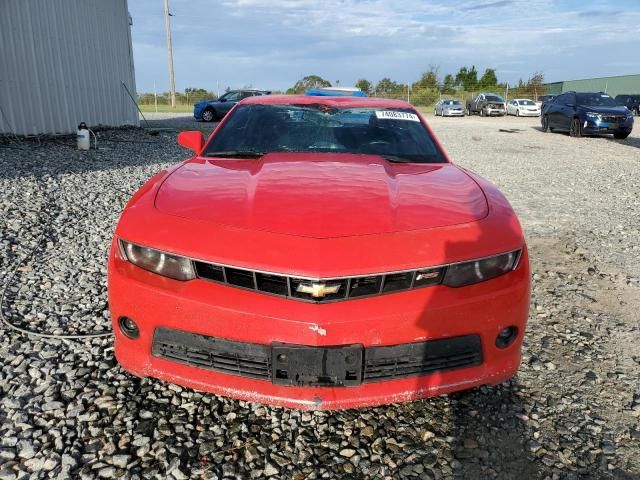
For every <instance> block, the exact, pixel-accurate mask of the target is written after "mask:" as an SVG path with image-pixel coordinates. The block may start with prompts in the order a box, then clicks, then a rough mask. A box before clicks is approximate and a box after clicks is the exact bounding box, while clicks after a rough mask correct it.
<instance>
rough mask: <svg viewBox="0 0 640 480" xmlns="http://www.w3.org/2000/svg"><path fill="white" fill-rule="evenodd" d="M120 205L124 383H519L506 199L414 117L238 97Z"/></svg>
mask: <svg viewBox="0 0 640 480" xmlns="http://www.w3.org/2000/svg"><path fill="white" fill-rule="evenodd" d="M178 143H179V144H180V145H182V146H184V147H187V148H189V149H190V150H192V154H191V158H189V159H187V160H185V161H184V162H182V163H181V164H179V165H175V166H173V167H171V168H168V169H166V170H164V171H162V172H160V173H158V174H157V175H155V176H154V177H153V178H151V179H150V180H149V182H148V183H147V184H146V185H145V186H143V187H142V188H141V189H140V190H139V191H138V192H137V193H136V194H135V195H134V196H133V198H132V199H131V200H130V201H129V203H128V204H127V206H126V207H125V210H124V212H123V214H122V216H121V218H120V221H119V222H118V226H117V227H116V231H115V235H114V239H113V243H112V248H111V253H110V255H109V268H108V272H109V273H108V276H109V278H108V285H109V309H110V311H111V316H112V319H113V328H114V336H115V356H116V358H117V359H118V362H119V363H120V365H121V366H122V367H123V368H125V369H126V370H128V371H130V372H132V373H134V374H136V375H140V376H143V377H146V376H150V377H156V378H160V379H162V380H164V381H166V382H172V383H177V384H179V385H183V386H186V387H191V388H196V389H198V390H205V391H209V392H212V393H215V394H218V395H226V396H231V397H236V398H240V399H243V400H248V401H252V402H264V403H269V404H276V405H281V406H286V407H293V408H302V409H315V410H319V409H336V408H355V407H364V406H369V405H378V404H385V403H396V402H401V401H408V400H414V399H418V398H423V397H432V396H435V395H441V394H446V393H450V392H453V391H456V390H464V389H469V388H474V387H477V386H480V385H487V384H490V385H492V384H497V383H501V382H504V381H506V380H508V379H509V378H511V377H512V376H513V375H514V374H515V373H516V371H517V370H518V366H519V364H520V360H521V346H522V340H523V338H524V335H525V331H526V325H527V319H528V316H529V302H530V297H529V293H530V279H531V276H530V269H529V257H528V255H527V246H526V243H525V238H524V235H523V232H522V229H521V227H520V223H519V222H518V218H517V216H516V214H515V212H514V211H513V209H512V208H511V206H510V205H509V202H508V201H507V199H506V198H505V197H504V196H503V195H502V193H500V192H499V191H498V189H497V188H496V187H495V186H494V185H492V184H491V183H489V182H488V181H487V180H484V179H482V178H481V177H480V176H478V175H476V174H474V173H471V172H469V171H468V170H465V169H464V168H461V167H459V166H457V165H456V164H454V163H452V162H451V161H450V160H449V159H448V158H447V156H446V153H445V152H444V151H443V150H442V148H441V147H440V144H439V143H438V141H437V140H436V138H435V136H434V134H433V132H432V131H431V129H430V128H429V126H428V125H427V123H426V122H425V121H424V119H423V118H422V116H421V115H420V114H419V113H418V112H417V111H416V110H415V108H413V107H412V106H411V105H409V104H408V103H406V102H403V101H399V100H388V99H382V98H362V97H354V96H342V97H329V96H312V95H298V96H294V95H277V96H275V95H273V96H272V95H269V96H256V97H251V98H247V99H246V100H244V101H242V102H241V103H240V104H239V105H238V106H237V107H236V108H234V109H233V110H232V111H231V112H230V113H229V116H228V118H226V119H225V121H224V123H223V124H222V125H221V126H220V128H218V129H216V130H215V132H214V133H213V134H212V135H211V136H210V137H209V139H208V140H205V138H204V137H203V134H202V132H199V131H191V132H180V134H179V135H178Z"/></svg>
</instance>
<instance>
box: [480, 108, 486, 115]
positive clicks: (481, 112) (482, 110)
mask: <svg viewBox="0 0 640 480" xmlns="http://www.w3.org/2000/svg"><path fill="white" fill-rule="evenodd" d="M480 116H481V117H486V116H487V112H485V110H484V107H482V109H481V110H480Z"/></svg>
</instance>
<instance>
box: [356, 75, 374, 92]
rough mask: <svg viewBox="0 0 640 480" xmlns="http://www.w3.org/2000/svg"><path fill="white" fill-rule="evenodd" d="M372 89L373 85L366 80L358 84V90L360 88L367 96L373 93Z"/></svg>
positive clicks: (363, 79) (362, 79) (361, 80)
mask: <svg viewBox="0 0 640 480" xmlns="http://www.w3.org/2000/svg"><path fill="white" fill-rule="evenodd" d="M372 87H373V84H372V83H371V82H370V81H369V80H367V79H366V78H361V79H359V80H358V81H357V82H356V88H359V89H360V90H362V91H363V92H364V93H366V94H369V93H371V90H372Z"/></svg>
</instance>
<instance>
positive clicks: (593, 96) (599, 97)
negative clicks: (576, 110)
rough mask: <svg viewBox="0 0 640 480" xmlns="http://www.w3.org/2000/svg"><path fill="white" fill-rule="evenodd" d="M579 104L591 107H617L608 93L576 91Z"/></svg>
mask: <svg viewBox="0 0 640 480" xmlns="http://www.w3.org/2000/svg"><path fill="white" fill-rule="evenodd" d="M576 100H577V102H578V105H586V106H589V107H616V106H617V104H616V102H615V101H614V100H613V98H611V97H610V96H609V95H607V94H606V93H576Z"/></svg>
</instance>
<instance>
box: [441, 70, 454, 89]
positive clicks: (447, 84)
mask: <svg viewBox="0 0 640 480" xmlns="http://www.w3.org/2000/svg"><path fill="white" fill-rule="evenodd" d="M455 86H456V79H455V78H454V77H453V75H451V74H450V73H447V74H446V75H445V76H444V79H443V80H442V93H449V94H450V93H454V92H455Z"/></svg>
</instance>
